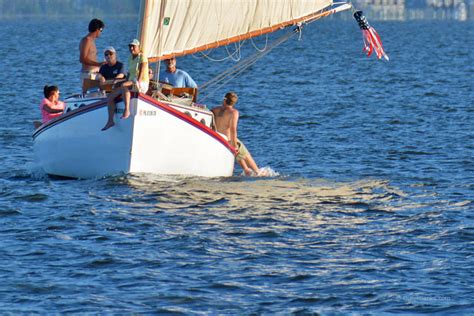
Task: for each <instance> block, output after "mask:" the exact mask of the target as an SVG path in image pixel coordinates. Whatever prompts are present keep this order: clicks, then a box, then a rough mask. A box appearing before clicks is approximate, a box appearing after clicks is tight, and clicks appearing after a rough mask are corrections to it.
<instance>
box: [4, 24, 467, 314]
mask: <svg viewBox="0 0 474 316" xmlns="http://www.w3.org/2000/svg"><path fill="white" fill-rule="evenodd" d="M368 18H369V21H370V17H368ZM88 22H89V19H81V18H75V19H40V18H23V19H8V20H1V21H0V30H1V32H0V39H1V43H3V49H2V53H1V56H0V69H1V70H2V73H3V80H2V83H1V85H0V104H1V106H0V117H1V124H0V280H1V282H0V313H2V314H5V313H14V314H16V313H119V314H120V313H132V312H135V313H145V314H160V313H164V314H191V315H198V314H275V313H279V314H292V313H294V314H313V313H315V314H316V313H320V314H346V313H356V314H380V313H386V314H420V313H423V314H424V313H437V314H439V315H444V314H446V315H453V314H473V313H474V285H473V280H474V268H473V267H474V214H473V211H474V127H473V123H474V58H473V56H474V55H473V47H474V24H473V22H449V21H424V22H405V23H401V22H376V21H374V22H373V23H372V25H373V26H374V27H375V28H376V29H377V30H378V31H379V33H380V35H381V37H382V40H383V43H384V46H385V48H386V51H387V53H388V55H389V56H390V61H389V62H384V61H378V60H376V59H375V58H374V57H371V58H367V57H366V56H365V55H364V54H363V52H362V37H361V34H360V31H359V29H358V26H357V25H356V23H355V21H342V20H333V19H328V20H324V21H318V22H316V23H313V24H311V25H309V26H307V27H306V28H305V29H304V30H303V34H302V37H301V40H298V39H297V38H296V37H295V38H292V39H290V40H289V41H287V42H285V43H283V44H281V45H280V46H279V47H278V48H276V49H274V50H273V51H272V52H271V53H270V54H268V55H266V56H265V57H263V58H262V59H261V60H259V61H258V62H257V63H256V64H255V65H253V66H252V67H251V68H250V69H249V70H248V71H247V72H245V73H244V74H242V75H241V76H240V77H239V78H237V79H235V80H234V81H231V82H229V83H227V84H226V85H225V86H223V87H221V88H220V89H218V90H216V91H215V93H214V94H213V95H209V97H208V99H207V101H206V102H207V104H208V105H209V106H210V107H212V106H214V105H218V104H220V103H221V102H222V96H223V94H224V93H225V92H226V91H229V90H232V91H235V92H237V93H238V94H239V96H240V99H239V102H238V104H237V108H238V109H239V111H240V114H241V118H240V124H239V135H240V137H241V138H242V140H243V141H245V143H246V145H247V147H248V148H249V150H250V151H251V152H252V154H253V156H254V158H255V159H256V161H257V163H258V164H259V166H261V167H266V168H267V170H270V171H272V172H273V174H272V176H270V177H265V178H256V177H245V176H243V175H242V170H241V169H239V168H238V167H236V171H235V174H234V176H233V177H230V178H218V179H203V178H182V177H160V176H158V175H148V174H141V175H140V174H139V175H122V176H116V177H107V178H102V179H93V180H57V179H52V178H49V177H48V176H47V175H45V174H44V172H43V171H42V170H41V168H40V166H39V165H38V164H37V163H36V162H35V157H34V153H33V141H32V137H31V135H32V132H33V124H32V121H33V120H35V119H38V118H39V117H40V114H39V102H40V100H41V98H42V89H43V86H44V85H45V84H56V85H59V87H60V90H61V92H62V97H66V96H67V95H68V94H72V93H77V92H79V91H80V87H79V79H78V70H79V68H80V66H79V63H78V43H79V40H80V39H81V37H82V36H84V35H85V34H86V33H87V24H88ZM105 23H106V28H105V31H104V33H103V36H102V37H101V38H99V39H98V40H97V46H98V50H99V53H101V52H102V50H103V49H104V48H105V47H106V46H109V45H113V46H115V47H116V49H117V51H118V52H119V59H122V60H126V58H127V43H128V42H129V41H130V40H131V39H132V38H134V37H135V34H136V21H135V20H134V19H130V18H129V19H110V20H109V19H105ZM278 36H280V35H278V34H277V35H275V36H272V37H270V39H269V40H272V39H275V38H277V37H278ZM265 43H266V39H265V38H261V39H257V40H255V41H254V43H253V45H255V46H256V47H259V48H261V47H264V46H265ZM253 45H252V43H251V42H250V41H248V42H247V43H246V44H245V45H244V48H243V49H242V55H243V56H244V55H246V54H247V55H248V54H252V53H253V52H254V51H255V50H254V48H253ZM233 49H234V47H233V46H232V47H230V48H229V51H230V52H232V51H233ZM209 54H210V55H211V58H212V59H218V57H219V54H223V52H222V51H216V52H210V53H209ZM100 56H102V55H100ZM234 56H235V55H234ZM231 65H233V62H229V61H227V62H213V61H210V60H209V58H202V56H194V57H193V56H190V57H185V58H180V59H178V67H181V68H182V69H185V70H186V71H188V72H189V73H190V74H191V75H192V76H193V77H194V79H195V80H196V81H197V82H198V84H203V83H204V82H206V81H208V80H210V79H211V78H212V77H213V76H214V75H216V74H218V73H219V72H221V71H223V70H224V69H226V67H229V66H231Z"/></svg>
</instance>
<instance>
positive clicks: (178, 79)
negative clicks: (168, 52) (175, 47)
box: [160, 57, 197, 88]
mask: <svg viewBox="0 0 474 316" xmlns="http://www.w3.org/2000/svg"><path fill="white" fill-rule="evenodd" d="M165 64H166V70H165V71H163V72H161V74H160V81H161V82H165V83H168V84H170V85H172V86H173V87H175V88H197V84H196V82H195V81H194V80H193V78H191V76H190V75H189V74H188V73H187V72H186V71H184V70H181V69H178V68H176V58H175V57H171V58H170V59H166V60H165Z"/></svg>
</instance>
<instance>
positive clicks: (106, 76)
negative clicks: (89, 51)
mask: <svg viewBox="0 0 474 316" xmlns="http://www.w3.org/2000/svg"><path fill="white" fill-rule="evenodd" d="M104 56H105V61H106V62H107V63H106V64H104V65H102V66H100V69H99V75H98V79H99V80H100V82H101V84H105V82H106V80H114V81H115V79H118V80H117V81H118V82H119V81H120V79H125V76H126V74H125V68H124V66H123V64H122V63H121V62H119V61H118V60H117V53H116V51H115V48H113V47H112V46H109V47H106V48H105V50H104ZM114 83H115V82H114Z"/></svg>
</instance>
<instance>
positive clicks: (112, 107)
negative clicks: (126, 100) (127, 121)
mask: <svg viewBox="0 0 474 316" xmlns="http://www.w3.org/2000/svg"><path fill="white" fill-rule="evenodd" d="M120 93H121V91H120V90H118V91H113V92H112V93H110V94H109V96H108V98H107V105H108V109H107V110H108V114H109V117H108V120H107V124H105V126H104V127H103V128H102V131H105V130H108V129H109V128H111V127H112V126H114V125H115V122H114V115H115V98H116V97H117V96H118V95H119V94H120Z"/></svg>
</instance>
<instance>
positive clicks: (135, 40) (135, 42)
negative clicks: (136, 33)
mask: <svg viewBox="0 0 474 316" xmlns="http://www.w3.org/2000/svg"><path fill="white" fill-rule="evenodd" d="M128 45H133V46H140V42H139V41H138V40H137V39H136V38H134V39H133V41H131V42H130V43H129V44H128Z"/></svg>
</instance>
